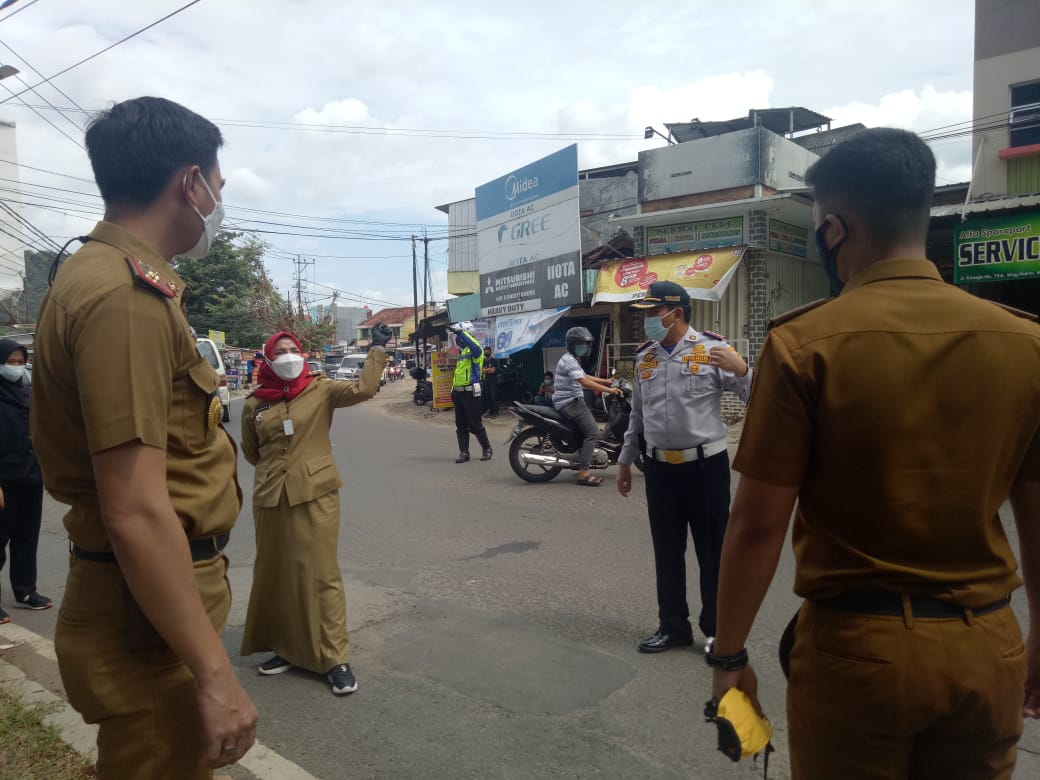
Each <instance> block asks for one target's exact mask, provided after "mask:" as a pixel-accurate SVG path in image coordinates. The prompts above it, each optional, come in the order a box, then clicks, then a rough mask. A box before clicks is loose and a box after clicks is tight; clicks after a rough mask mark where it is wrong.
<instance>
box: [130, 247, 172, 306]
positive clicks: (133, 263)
mask: <svg viewBox="0 0 1040 780" xmlns="http://www.w3.org/2000/svg"><path fill="white" fill-rule="evenodd" d="M126 263H127V265H129V266H130V271H131V272H132V273H133V275H134V282H135V283H137V284H139V285H141V286H142V287H144V288H145V289H147V290H151V291H152V292H154V293H156V294H157V295H161V296H162V297H163V298H174V297H176V295H177V285H176V283H174V282H167V281H164V280H163V279H162V278H161V277H160V276H159V273H158V272H157V271H156V270H155V269H154V268H152V267H151V266H150V265H148V264H147V263H142V262H141V261H140V260H138V259H137V258H136V257H134V256H133V255H131V254H127V256H126Z"/></svg>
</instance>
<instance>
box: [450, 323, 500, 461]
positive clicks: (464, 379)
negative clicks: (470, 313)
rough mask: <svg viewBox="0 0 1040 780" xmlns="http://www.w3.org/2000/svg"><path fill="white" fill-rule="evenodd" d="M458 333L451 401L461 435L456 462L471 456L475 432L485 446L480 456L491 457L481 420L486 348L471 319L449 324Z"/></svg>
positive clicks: (489, 443)
mask: <svg viewBox="0 0 1040 780" xmlns="http://www.w3.org/2000/svg"><path fill="white" fill-rule="evenodd" d="M448 330H450V331H451V332H452V333H454V334H455V343H456V344H458V347H459V360H458V362H457V363H456V364H455V374H454V375H453V376H452V378H451V402H452V404H454V405H455V434H456V435H457V436H458V438H459V457H457V458H456V459H455V462H456V463H465V462H466V461H468V460H469V435H470V433H472V434H473V435H474V436H476V437H477V441H478V442H479V443H480V446H481V447H482V448H483V450H484V451H483V454H482V455H481V456H480V459H481V460H491V442H490V441H489V440H488V435H487V431H485V430H484V423H483V421H482V420H481V413H482V411H483V401H482V400H481V397H480V396H481V387H480V372H481V369H482V368H483V366H484V350H483V348H482V347H481V346H480V342H479V341H477V339H476V338H475V337H474V336H473V333H472V331H473V323H472V322H456V323H455V324H453V325H449V326H448Z"/></svg>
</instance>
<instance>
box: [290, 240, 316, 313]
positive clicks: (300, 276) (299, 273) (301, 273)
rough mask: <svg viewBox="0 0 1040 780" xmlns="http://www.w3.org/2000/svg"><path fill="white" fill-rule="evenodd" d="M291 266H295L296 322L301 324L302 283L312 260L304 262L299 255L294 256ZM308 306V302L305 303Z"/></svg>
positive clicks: (302, 311)
mask: <svg viewBox="0 0 1040 780" xmlns="http://www.w3.org/2000/svg"><path fill="white" fill-rule="evenodd" d="M293 265H294V266H296V270H295V271H294V272H293V281H295V282H296V317H297V321H298V322H303V320H304V319H305V317H304V311H305V309H304V305H303V303H304V298H303V281H304V279H305V278H306V273H307V266H313V265H314V261H313V260H304V259H303V258H302V257H300V255H296V259H295V260H293ZM307 304H308V306H309V305H310V301H309V300H308V301H307Z"/></svg>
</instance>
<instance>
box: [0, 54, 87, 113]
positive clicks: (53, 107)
mask: <svg viewBox="0 0 1040 780" xmlns="http://www.w3.org/2000/svg"><path fill="white" fill-rule="evenodd" d="M0 46H3V47H4V48H5V49H7V50H8V51H9V52H11V54H13V55H14V56H15V57H17V58H18V59H20V60H21V61H22V62H24V63H25V66H26V67H27V68H29V70H31V71H32V72H33V73H35V74H36V75H37V76H39V77H40V78H42V79H43V80H44V81H46V82H47V84H48V85H49V86H50V87H51V89H53V90H54V91H55V92H57V93H58V94H59V95H61V96H62V97H63V98H65V99H66V100H68V101H69V102H70V103H72V105H74V106H75V107H76V108H77V109H78V110H79V111H82V112H84V113H88V112H87V110H86V109H85V108H83V106H81V105H80V104H79V103H77V102H76V101H75V100H73V99H72V97H71V96H70V95H69V94H68V93H66V92H65V91H64V90H63V89H62V88H61V87H59V86H58V85H57V84H53V83H51V80H50V79H49V78H47V77H46V76H44V75H43V74H42V73H41V72H40V71H39V70H37V69H36V68H34V67H33V65H32V63H31V62H29V60H27V59H25V57H23V56H22V55H21V54H19V53H18V52H16V51H15V50H14V49H12V48H11V47H10V46H9V45H8V44H6V43H5V42H4V41H0ZM19 81H22V80H21V79H19ZM22 83H23V84H24V83H25V82H24V81H23V82H22ZM27 86H28V85H27ZM33 91H34V92H36V90H33ZM36 94H37V95H39V96H40V97H41V98H43V94H42V93H40V92H36ZM43 100H44V102H45V103H47V105H48V106H50V107H51V108H52V109H54V110H55V111H57V112H58V113H60V114H61V115H62V116H64V117H65V119H67V120H68V121H69V122H70V123H71V124H72V125H73V127H75V128H76V129H77V130H79V131H82V130H83V128H82V127H80V126H79V125H77V124H76V123H75V122H73V121H72V120H71V119H69V118H68V116H66V115H65V113H63V112H62V110H61V109H60V108H58V107H57V106H55V105H53V104H52V103H51V102H50V101H49V100H47V98H43ZM23 102H24V101H23Z"/></svg>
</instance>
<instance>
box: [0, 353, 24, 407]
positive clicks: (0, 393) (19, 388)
mask: <svg viewBox="0 0 1040 780" xmlns="http://www.w3.org/2000/svg"><path fill="white" fill-rule="evenodd" d="M18 350H21V351H22V355H23V356H24V357H25V360H26V362H28V360H29V350H27V349H26V348H25V347H23V346H22V345H21V344H19V343H18V342H17V341H15V340H14V339H0V363H6V362H7V358H9V357H11V353H12V352H16V351H18ZM0 401H3V402H4V403H9V404H12V405H14V406H21V407H24V408H26V409H28V408H29V381H28V380H27V379H26V378H25V377H24V376H23V377H22V378H21V379H19V380H18V381H17V382H9V381H8V380H6V379H2V378H0Z"/></svg>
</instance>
